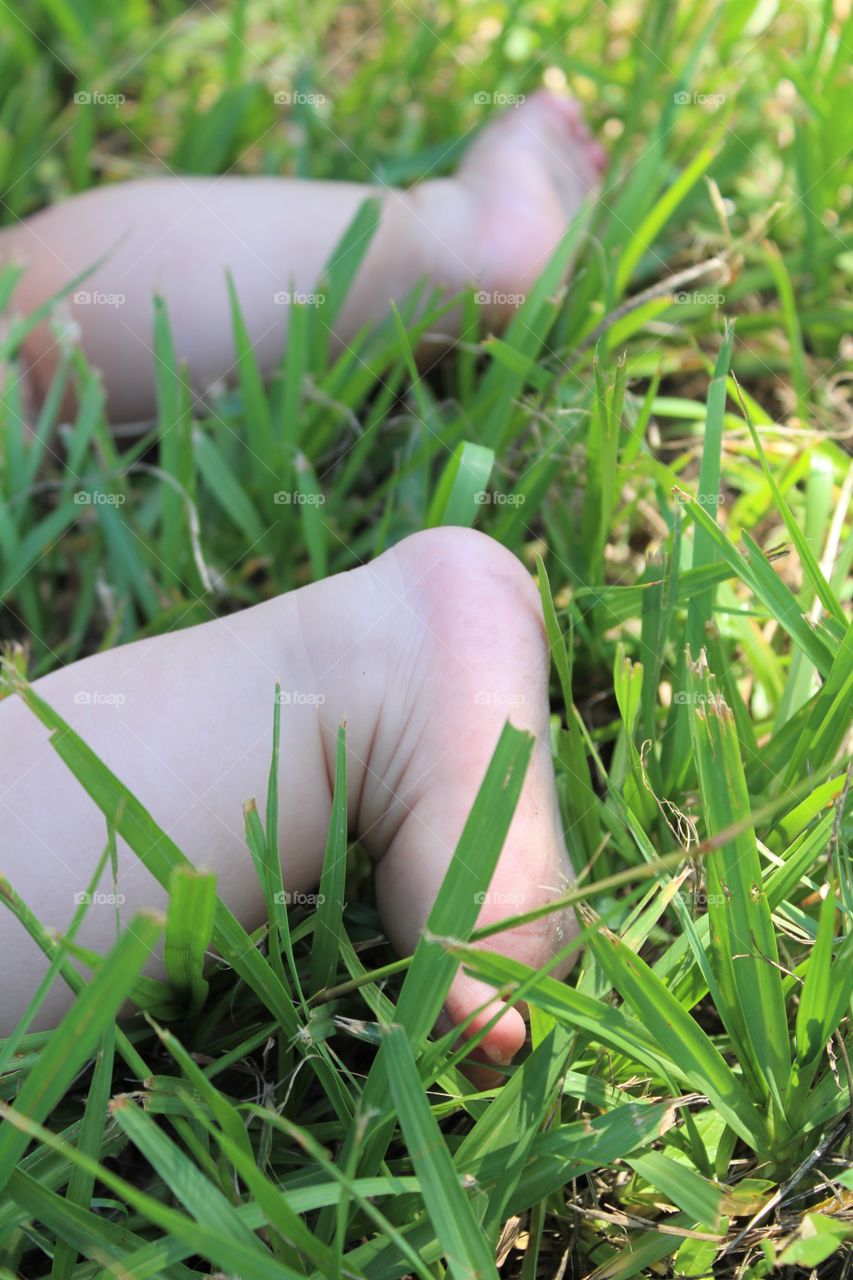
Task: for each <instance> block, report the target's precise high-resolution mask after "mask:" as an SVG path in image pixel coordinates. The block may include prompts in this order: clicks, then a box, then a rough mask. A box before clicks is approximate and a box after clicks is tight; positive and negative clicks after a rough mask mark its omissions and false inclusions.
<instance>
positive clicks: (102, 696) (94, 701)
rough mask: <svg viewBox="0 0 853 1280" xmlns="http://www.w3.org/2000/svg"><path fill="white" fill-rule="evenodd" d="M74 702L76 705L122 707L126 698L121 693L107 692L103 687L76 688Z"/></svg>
mask: <svg viewBox="0 0 853 1280" xmlns="http://www.w3.org/2000/svg"><path fill="white" fill-rule="evenodd" d="M74 702H75V704H76V705H77V706H78V707H123V706H124V704H125V703H126V702H127V698H126V697H125V695H124V694H123V693H108V692H107V691H106V690H104V689H78V690H77V692H76V693H75V694H74Z"/></svg>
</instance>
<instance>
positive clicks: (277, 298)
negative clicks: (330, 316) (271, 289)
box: [272, 289, 326, 307]
mask: <svg viewBox="0 0 853 1280" xmlns="http://www.w3.org/2000/svg"><path fill="white" fill-rule="evenodd" d="M272 300H273V302H274V303H275V305H276V306H277V307H322V305H323V303H324V302H325V301H326V295H325V293H300V291H299V290H298V289H294V290H292V291H291V290H289V289H279V291H278V293H274V294H273V296H272Z"/></svg>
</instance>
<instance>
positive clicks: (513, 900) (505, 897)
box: [474, 889, 524, 907]
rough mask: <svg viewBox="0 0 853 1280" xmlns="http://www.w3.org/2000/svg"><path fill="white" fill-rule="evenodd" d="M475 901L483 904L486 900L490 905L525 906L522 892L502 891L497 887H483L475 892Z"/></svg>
mask: <svg viewBox="0 0 853 1280" xmlns="http://www.w3.org/2000/svg"><path fill="white" fill-rule="evenodd" d="M474 901H475V902H478V903H479V904H480V905H481V906H482V904H483V903H484V902H488V904H489V906H493V907H494V906H497V907H523V906H524V895H523V894H521V893H507V892H500V891H499V890H497V889H489V890H488V892H487V891H486V890H485V889H481V890H480V891H479V892H478V893H475V894H474Z"/></svg>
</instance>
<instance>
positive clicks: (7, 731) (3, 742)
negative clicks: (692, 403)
mask: <svg viewBox="0 0 853 1280" xmlns="http://www.w3.org/2000/svg"><path fill="white" fill-rule="evenodd" d="M547 675H548V649H547V644H546V640H545V636H544V631H543V627H542V622H541V617H540V613H539V606H538V597H537V594H536V591H535V588H534V586H533V584H532V582H531V580H530V578H529V575H528V574H527V572H526V571H525V570H524V569H523V567H522V566H521V565H520V564H519V562H518V561H517V560H516V559H515V558H514V557H513V556H512V555H511V554H510V553H509V552H507V551H506V550H505V549H503V548H502V547H500V546H499V545H498V544H497V543H495V542H493V541H491V540H490V539H488V538H486V537H484V536H483V535H482V534H479V533H474V532H471V531H468V530H461V529H440V530H432V531H429V532H425V533H420V534H416V535H414V536H412V537H410V538H408V539H406V540H405V541H404V542H402V543H400V544H399V545H398V546H396V547H394V548H393V549H392V550H390V551H388V552H386V553H385V554H384V555H383V556H381V557H380V558H379V559H378V560H376V561H375V562H374V563H373V564H371V565H366V566H363V567H361V568H358V569H355V570H353V571H351V572H350V573H346V574H341V575H340V576H338V577H335V578H331V579H328V580H326V581H324V582H321V583H318V584H316V585H314V586H310V587H305V588H303V589H301V590H299V591H295V592H293V593H291V594H289V595H285V596H281V597H279V598H277V599H276V600H273V601H270V602H268V603H265V604H261V605H258V606H256V607H255V608H252V609H248V610H246V611H245V612H244V613H241V614H237V615H235V616H233V617H230V618H225V619H221V620H217V621H214V622H210V623H207V624H204V625H203V626H199V627H196V628H193V629H190V630H187V631H181V632H175V633H172V634H169V635H165V636H160V637H156V638H152V639H146V640H141V641H138V642H136V643H135V644H131V645H127V646H126V647H124V648H119V649H114V650H111V651H109V652H107V653H103V654H98V655H96V656H94V657H92V658H88V659H86V660H84V661H82V662H78V663H75V664H74V665H72V666H69V667H65V668H63V669H62V670H59V671H57V672H55V673H53V674H51V675H49V676H46V677H44V678H43V679H41V680H39V681H38V682H37V684H36V688H37V690H38V692H39V693H40V694H41V696H42V697H43V698H44V699H45V700H46V701H47V702H49V703H50V704H51V705H52V706H53V707H55V709H56V710H57V711H58V712H59V713H60V714H61V715H62V716H63V717H64V718H65V719H66V720H67V721H68V722H69V723H70V724H71V725H72V727H73V728H75V729H76V730H77V731H78V732H79V733H80V735H81V736H82V737H83V739H84V740H85V741H86V742H87V743H88V744H89V745H90V746H91V747H92V748H93V750H94V751H95V752H96V753H97V754H98V755H99V756H100V757H101V758H102V759H103V760H104V761H105V762H106V764H107V765H108V766H109V767H110V768H111V769H112V770H113V772H114V773H115V774H117V776H118V777H119V778H120V779H121V780H122V781H123V782H124V783H125V784H126V785H127V786H128V787H129V788H130V789H131V790H132V791H133V792H134V794H135V795H136V796H137V797H138V798H139V800H140V801H141V802H142V803H143V804H144V805H145V806H146V807H147V808H148V809H149V811H150V812H151V814H152V816H153V817H154V819H155V820H156V821H157V822H158V823H159V824H160V825H161V826H162V827H163V828H164V830H165V831H166V832H167V833H168V834H169V835H170V836H171V838H172V839H173V840H174V841H175V842H176V843H177V845H178V846H179V847H180V848H181V849H182V850H183V851H184V852H185V853H186V854H187V856H188V857H189V858H190V859H191V860H192V861H193V862H195V863H197V864H203V865H206V866H209V867H212V868H213V869H214V870H215V871H216V873H217V876H218V885H219V891H220V893H221V895H222V897H223V899H224V900H225V902H226V903H227V904H228V905H229V906H230V908H231V909H232V910H233V911H234V912H235V914H236V915H237V916H238V917H239V918H240V920H241V921H242V922H243V923H244V924H245V925H246V926H247V927H251V926H253V925H256V924H258V923H259V922H260V920H261V919H262V918H263V901H262V896H261V892H260V888H259V886H258V883H257V879H256V877H255V876H254V873H253V870H252V868H251V864H250V861H249V855H248V853H247V851H246V848H245V842H244V836H243V829H242V805H243V802H244V801H246V800H247V799H249V798H251V797H258V798H259V799H261V800H262V799H263V796H264V793H265V789H266V775H267V771H268V768H269V760H270V752H271V721H272V715H271V711H272V700H273V692H274V684H275V681H276V680H277V679H278V680H279V681H280V682H281V685H282V690H283V692H284V693H286V694H287V693H289V694H290V695H291V696H290V701H289V703H288V704H287V705H285V706H283V708H282V725H281V730H282V740H281V756H280V760H281V766H280V771H281V776H280V779H279V787H280V798H281V814H280V845H281V854H282V859H283V864H284V871H285V878H286V883H287V885H288V888H289V889H291V890H292V891H299V890H305V889H308V888H310V887H311V886H312V885H314V884H316V883H317V880H318V879H319V874H320V868H321V865H322V855H323V847H324V842H325V835H326V828H327V824H328V819H329V814H330V809H331V794H330V784H329V779H330V778H331V777H333V776H334V755H335V739H336V734H337V727H338V725H339V723H340V722H341V720H345V721H346V724H347V754H348V765H349V793H348V802H349V819H350V826H351V829H352V831H353V833H354V834H355V835H357V836H359V837H360V838H361V839H362V841H363V842H364V844H365V845H366V846H367V847H368V849H369V850H370V851H371V852H372V854H373V855H374V856H375V857H376V858H377V860H378V893H379V903H380V910H381V913H382V917H383V922H384V925H385V928H386V930H387V931H388V934H389V936H390V937H391V939H392V940H393V942H394V943H395V945H396V946H398V948H400V949H401V950H402V951H406V952H408V951H411V950H412V949H413V948H414V946H415V944H416V942H417V939H418V936H419V934H420V931H421V930H422V928H423V925H424V923H425V921H426V919H427V915H428V913H429V909H430V907H431V905H432V902H433V901H434V899H435V895H436V891H437V889H438V887H439V885H440V883H441V880H442V877H443V875H444V872H445V870H446V869H447V866H448V864H449V862H450V859H451V857H452V854H453V850H454V848H455V846H456V844H457V841H458V838H459V836H460V834H461V831H462V827H463V825H464V822H465V820H466V818H467V815H468V812H469V810H470V808H471V805H472V803H473V801H474V798H475V796H476V793H477V790H478V788H479V785H480V783H481V781H482V779H483V776H484V774H485V771H486V768H487V766H488V763H489V760H490V759H491V756H492V752H493V750H494V748H495V745H496V743H497V741H498V737H499V735H500V732H501V729H502V726H503V723H504V721H505V719H506V717H507V714H510V716H511V718H512V720H513V722H514V723H516V724H517V725H519V726H520V727H524V728H527V729H529V730H531V731H532V732H533V733H534V734H535V736H536V747H535V751H534V755H533V759H532V761H531V764H530V768H529V770H528V775H527V777H526V780H525V784H524V789H523V791H522V795H521V800H520V803H519V806H518V809H517V811H516V814H515V817H514V819H513V822H512V825H511V827H510V831H509V835H508V838H507V841H506V843H505V846H504V849H503V852H502V854H501V858H500V862H499V864H498V868H497V871H496V873H495V876H494V879H493V882H492V886H491V890H490V897H489V898H488V899H487V901H486V902H485V904H484V906H483V908H482V912H481V916H480V920H481V922H482V923H491V922H493V921H496V920H499V919H501V918H503V917H504V916H506V915H514V914H520V913H522V912H524V911H527V910H530V909H531V908H533V907H536V906H538V905H540V904H542V903H545V902H547V901H549V900H551V899H552V898H554V897H555V896H557V895H558V894H559V893H560V892H562V891H564V890H565V887H566V885H567V883H568V878H569V869H568V863H567V859H566V853H565V846H564V843H563V836H562V830H561V824H560V818H559V811H558V806H557V799H556V792H555V785H554V777H553V770H552V765H551V758H550V752H549V746H548V714H549V713H548V700H547ZM0 781H1V782H2V794H0V806H2V812H3V835H2V843H0V872H2V874H3V875H5V876H6V877H7V878H8V879H9V881H10V882H11V883H12V885H13V887H14V888H15V889H16V890H17V891H18V892H19V893H20V894H21V896H22V897H23V898H24V899H25V900H27V901H28V903H29V905H30V906H31V907H32V909H33V910H34V911H35V913H36V915H37V916H38V917H39V919H40V920H41V921H42V923H43V924H45V925H46V926H53V927H56V928H58V929H63V928H65V927H67V925H68V922H69V920H70V918H71V915H72V913H73V911H74V895H75V893H78V892H79V891H80V890H81V889H84V888H85V887H86V884H87V882H88V879H89V877H90V875H91V872H92V869H93V867H94V864H95V862H96V860H97V858H98V856H99V855H100V853H101V851H102V849H103V847H104V843H105V824H104V820H103V818H102V816H101V815H100V813H99V812H98V810H97V809H96V808H95V806H94V804H93V803H92V801H91V800H90V799H89V797H88V796H87V795H86V793H85V792H84V791H83V790H82V789H81V788H80V786H79V785H78V784H77V782H76V781H75V779H74V778H73V777H72V775H71V774H70V773H69V772H68V771H67V770H66V768H65V766H64V765H63V764H62V763H61V761H60V760H59V758H58V757H57V756H56V754H55V753H54V751H53V749H52V748H51V746H50V745H49V743H48V741H47V733H46V731H45V730H44V729H43V728H42V726H41V725H40V723H39V722H38V721H37V720H36V719H35V718H34V716H33V715H32V714H31V712H30V711H29V710H28V708H26V707H25V706H24V704H23V703H22V702H21V700H20V699H19V698H17V697H11V698H7V699H6V700H4V701H3V702H0ZM118 890H119V893H120V894H121V895H123V897H124V902H123V905H122V907H121V911H122V914H123V915H124V916H126V917H129V916H130V915H131V914H132V913H133V912H134V911H136V910H138V909H140V908H141V907H144V906H160V905H162V904H163V900H164V894H163V891H162V890H161V888H160V887H159V885H157V884H156V882H155V881H154V880H153V879H152V877H151V876H150V875H149V873H148V872H147V871H146V870H145V868H144V867H143V866H142V864H141V863H139V862H138V861H137V860H136V858H135V857H134V855H133V854H132V853H131V852H130V850H128V849H127V848H125V847H120V849H119V870H118ZM508 903H509V904H511V905H509V906H508V905H506V904H508ZM573 927H574V920H573V917H572V916H571V915H570V914H568V913H565V912H562V913H555V914H552V915H549V916H547V917H545V919H544V922H542V923H540V924H539V925H537V926H536V927H533V926H527V927H524V928H521V929H517V930H515V931H511V932H506V933H501V934H498V935H495V936H493V938H492V939H491V940H490V941H489V943H488V945H489V946H492V947H494V948H495V949H499V950H501V951H505V952H507V953H510V954H513V955H515V956H518V957H519V958H521V959H524V960H525V961H528V962H529V963H531V964H533V965H537V966H538V965H542V964H544V963H546V962H547V961H548V959H549V958H550V957H551V956H552V955H553V953H554V951H555V950H556V949H557V948H558V947H559V946H562V945H564V944H565V941H566V940H567V938H569V937H570V936H571V930H572V929H573ZM113 930H114V915H113V908H112V907H101V906H99V905H97V904H93V905H92V906H91V907H90V908H89V910H88V912H87V915H86V919H85V922H84V926H83V928H82V930H81V933H80V935H79V941H80V942H82V943H83V944H84V945H87V946H90V947H93V948H95V949H97V950H105V949H106V948H107V947H108V946H109V944H110V941H111V935H112V931H113ZM0 950H2V954H3V956H4V966H3V967H4V982H3V984H2V988H0V1035H2V1034H3V1033H4V1032H8V1030H9V1028H10V1027H11V1026H13V1025H14V1024H15V1022H16V1021H17V1019H18V1018H19V1017H20V1015H21V1013H22V1011H23V1009H24V1008H25V1007H26V1003H27V1001H28V1000H29V999H30V997H31V996H32V993H33V990H34V987H35V983H36V982H37V981H38V980H39V979H40V977H41V975H42V974H43V972H44V961H43V960H42V959H41V957H40V956H39V955H38V953H37V952H36V951H35V948H34V945H33V944H32V943H31V942H30V941H29V939H28V938H27V937H26V936H25V935H24V934H23V932H22V930H21V927H20V926H19V924H18V923H17V921H16V920H15V919H14V917H12V916H11V915H10V914H9V913H8V912H5V911H3V910H0ZM153 971H156V966H155V968H154V970H153ZM489 996H490V989H489V988H488V987H485V986H482V985H480V984H479V983H477V982H475V981H473V980H472V979H470V978H468V977H465V976H464V975H459V976H457V978H456V980H455V982H454V984H453V987H452V989H451V992H450V996H449V999H448V1001H447V1010H448V1013H449V1015H450V1017H451V1018H452V1019H453V1021H454V1022H455V1023H459V1022H461V1021H463V1020H464V1019H465V1018H466V1017H467V1016H468V1015H469V1014H471V1013H472V1012H473V1010H474V1009H476V1008H477V1007H478V1006H479V1005H480V1004H482V1003H484V1001H485V1000H487V999H488V998H489ZM67 1001H68V996H67V993H66V992H65V991H64V990H63V989H61V988H60V987H59V986H57V988H56V989H55V990H54V991H53V992H52V993H51V997H50V1002H49V1005H48V1007H47V1012H46V1015H45V1017H44V1018H43V1020H42V1025H44V1024H45V1023H48V1024H49V1022H50V1021H51V1020H55V1019H56V1018H57V1017H58V1016H59V1014H60V1013H61V1011H62V1008H63V1007H64V1006H65V1004H66V1003H67ZM499 1008H500V1006H498V1005H494V1006H493V1009H492V1012H496V1011H498V1009H499ZM488 1016H489V1014H488V1013H486V1014H485V1015H480V1016H479V1017H478V1019H477V1021H476V1022H475V1023H474V1024H473V1025H474V1027H475V1028H476V1027H479V1026H482V1025H483V1023H484V1022H485V1021H486V1020H487V1019H488ZM523 1038H524V1026H523V1022H522V1020H521V1017H520V1015H519V1013H518V1012H517V1011H516V1010H512V1009H507V1010H506V1011H505V1012H504V1014H503V1016H502V1017H501V1018H500V1020H499V1021H498V1022H497V1023H496V1025H495V1027H494V1028H492V1030H491V1031H490V1032H489V1033H488V1036H487V1038H486V1040H485V1041H484V1046H485V1048H486V1050H487V1051H488V1052H489V1053H490V1055H491V1056H492V1057H493V1058H495V1059H498V1058H501V1059H504V1060H506V1059H508V1058H510V1057H511V1056H512V1054H513V1053H514V1052H515V1051H516V1050H517V1049H518V1047H519V1045H520V1044H521V1043H522V1041H523Z"/></svg>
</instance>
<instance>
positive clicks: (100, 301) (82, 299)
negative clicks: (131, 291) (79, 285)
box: [71, 289, 127, 307]
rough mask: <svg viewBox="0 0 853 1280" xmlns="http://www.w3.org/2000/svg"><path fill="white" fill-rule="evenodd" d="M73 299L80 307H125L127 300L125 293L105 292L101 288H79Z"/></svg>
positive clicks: (73, 294)
mask: <svg viewBox="0 0 853 1280" xmlns="http://www.w3.org/2000/svg"><path fill="white" fill-rule="evenodd" d="M71 299H72V301H73V302H76V304H77V306H78V307H123V306H124V304H125V303H126V302H127V298H126V297H125V295H124V294H123V293H104V292H103V291H102V290H100V289H92V290H90V289H77V290H76V291H75V292H74V293H72V295H71Z"/></svg>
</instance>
